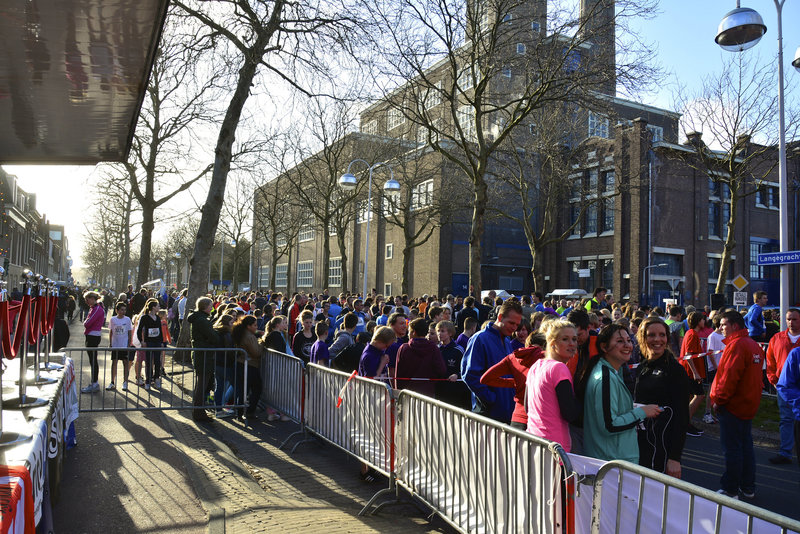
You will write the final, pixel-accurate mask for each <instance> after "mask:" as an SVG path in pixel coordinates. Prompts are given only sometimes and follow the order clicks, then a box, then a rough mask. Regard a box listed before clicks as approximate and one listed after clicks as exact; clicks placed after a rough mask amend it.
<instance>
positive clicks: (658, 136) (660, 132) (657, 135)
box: [647, 124, 664, 143]
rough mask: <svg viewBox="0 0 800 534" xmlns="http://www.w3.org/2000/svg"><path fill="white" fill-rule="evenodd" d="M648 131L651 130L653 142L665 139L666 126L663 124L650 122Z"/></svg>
mask: <svg viewBox="0 0 800 534" xmlns="http://www.w3.org/2000/svg"><path fill="white" fill-rule="evenodd" d="M647 131H648V132H650V136H651V137H652V141H653V143H658V142H659V141H663V140H664V128H662V127H661V126H653V125H652V124H648V125H647Z"/></svg>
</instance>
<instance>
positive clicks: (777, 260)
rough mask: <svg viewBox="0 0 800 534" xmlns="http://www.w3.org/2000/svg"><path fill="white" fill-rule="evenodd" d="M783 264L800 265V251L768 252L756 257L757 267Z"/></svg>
mask: <svg viewBox="0 0 800 534" xmlns="http://www.w3.org/2000/svg"><path fill="white" fill-rule="evenodd" d="M785 263H800V250H788V251H786V252H768V253H767V254H759V255H758V264H759V265H782V264H785Z"/></svg>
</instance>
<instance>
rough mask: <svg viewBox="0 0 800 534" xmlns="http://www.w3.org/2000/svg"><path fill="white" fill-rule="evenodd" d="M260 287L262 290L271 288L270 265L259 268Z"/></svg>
mask: <svg viewBox="0 0 800 534" xmlns="http://www.w3.org/2000/svg"><path fill="white" fill-rule="evenodd" d="M258 287H260V288H268V287H269V265H266V266H264V267H259V268H258ZM270 289H272V288H270Z"/></svg>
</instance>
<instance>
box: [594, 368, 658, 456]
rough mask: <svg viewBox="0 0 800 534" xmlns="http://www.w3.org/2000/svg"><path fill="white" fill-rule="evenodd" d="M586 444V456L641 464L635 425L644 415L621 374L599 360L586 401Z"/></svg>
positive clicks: (642, 419)
mask: <svg viewBox="0 0 800 534" xmlns="http://www.w3.org/2000/svg"><path fill="white" fill-rule="evenodd" d="M583 410H584V412H583V413H584V415H583V441H584V452H585V453H586V456H591V457H593V458H598V459H600V460H627V461H628V462H632V463H635V464H638V463H639V443H638V441H637V437H636V425H638V424H639V422H640V421H644V419H645V413H644V410H642V409H641V408H634V407H633V398H632V397H631V394H630V392H629V391H628V388H627V387H625V382H623V381H622V374H621V373H620V372H618V371H615V370H614V368H613V367H611V364H609V363H608V362H607V361H606V360H605V359H604V358H600V360H599V361H598V362H597V365H595V366H594V369H592V372H591V374H590V375H589V380H588V382H587V384H586V395H585V397H584V400H583Z"/></svg>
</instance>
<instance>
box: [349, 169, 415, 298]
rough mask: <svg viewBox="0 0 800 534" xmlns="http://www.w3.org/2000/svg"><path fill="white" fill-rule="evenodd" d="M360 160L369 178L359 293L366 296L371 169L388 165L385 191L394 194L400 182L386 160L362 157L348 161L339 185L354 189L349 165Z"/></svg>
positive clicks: (370, 216) (354, 183)
mask: <svg viewBox="0 0 800 534" xmlns="http://www.w3.org/2000/svg"><path fill="white" fill-rule="evenodd" d="M357 161H360V162H361V163H363V164H365V165H366V166H367V167H369V180H368V182H367V228H366V233H365V235H366V239H365V240H364V243H365V244H364V291H363V293H362V294H361V296H362V298H364V299H366V298H367V273H368V272H369V221H370V219H371V218H372V171H373V170H375V169H377V168H378V167H382V166H386V167H389V172H390V173H391V178H390V179H389V180H387V181H386V183H385V184H383V190H384V191H385V192H386V193H389V194H394V193H397V192H398V191H400V183H399V182H398V181H397V180H395V179H394V171H393V170H392V166H391V165H390V164H389V162H388V161H381V162H378V163H375V164H374V165H370V164H369V163H368V162H366V161H364V160H363V159H354V160H353V161H351V162H350V164H349V165H348V166H347V172H346V173H344V174H343V175H342V176H341V178H339V185H340V186H341V187H342V189H355V187H356V185H357V184H358V179H357V178H356V177H355V176H354V175H353V174H351V173H350V167H352V166H353V163H355V162H357Z"/></svg>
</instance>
